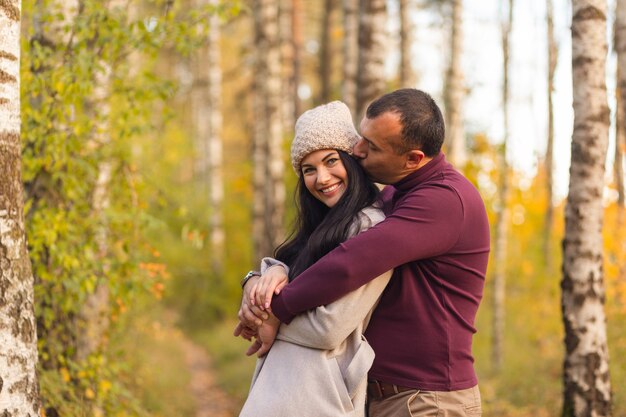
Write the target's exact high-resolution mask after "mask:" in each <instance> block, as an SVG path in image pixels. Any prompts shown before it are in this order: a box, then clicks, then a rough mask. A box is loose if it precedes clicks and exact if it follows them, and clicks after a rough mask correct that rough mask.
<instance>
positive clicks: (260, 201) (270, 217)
mask: <svg viewBox="0 0 626 417" xmlns="http://www.w3.org/2000/svg"><path fill="white" fill-rule="evenodd" d="M254 10H256V13H255V35H256V37H255V47H256V52H257V54H256V68H255V73H254V87H255V91H254V93H255V94H254V96H255V100H254V112H255V130H254V151H253V152H254V156H253V162H254V181H253V182H254V206H253V235H254V248H255V255H256V257H257V260H258V259H260V258H261V257H263V256H267V255H269V254H271V253H272V252H273V250H274V248H275V247H276V246H277V245H278V244H280V243H281V241H282V239H283V237H284V232H283V231H284V226H283V216H284V206H285V185H284V183H283V177H284V169H285V168H284V166H285V165H284V161H283V154H282V135H283V132H282V123H281V115H280V105H281V101H280V100H281V73H280V72H281V71H280V69H281V67H280V62H281V61H280V49H279V48H280V42H279V36H278V22H279V13H278V10H279V8H278V4H277V3H276V1H272V0H256V1H255V7H254Z"/></svg>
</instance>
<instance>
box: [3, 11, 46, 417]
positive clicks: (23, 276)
mask: <svg viewBox="0 0 626 417" xmlns="http://www.w3.org/2000/svg"><path fill="white" fill-rule="evenodd" d="M20 13H21V2H20V1H19V0H12V1H3V2H1V3H0V172H2V175H0V346H2V348H1V349H0V412H1V413H2V415H3V416H4V415H6V416H29V417H36V416H39V391H38V385H37V375H36V366H37V334H36V324H35V311H34V301H33V294H34V291H33V282H34V279H33V273H32V270H31V264H30V259H29V257H28V249H27V247H26V234H25V229H24V195H23V194H24V191H23V186H22V177H21V154H22V152H21V141H20Z"/></svg>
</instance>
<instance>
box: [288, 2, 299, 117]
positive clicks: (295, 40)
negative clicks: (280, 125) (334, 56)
mask: <svg viewBox="0 0 626 417" xmlns="http://www.w3.org/2000/svg"><path fill="white" fill-rule="evenodd" d="M291 35H292V36H291V41H292V51H291V53H292V59H293V73H292V77H293V84H292V88H293V91H292V94H293V116H292V118H291V119H290V121H289V123H288V124H286V125H285V126H289V127H293V126H295V124H296V120H298V117H300V114H302V102H301V101H300V96H299V93H298V89H299V87H300V80H301V79H302V43H303V41H302V2H301V0H292V1H291Z"/></svg>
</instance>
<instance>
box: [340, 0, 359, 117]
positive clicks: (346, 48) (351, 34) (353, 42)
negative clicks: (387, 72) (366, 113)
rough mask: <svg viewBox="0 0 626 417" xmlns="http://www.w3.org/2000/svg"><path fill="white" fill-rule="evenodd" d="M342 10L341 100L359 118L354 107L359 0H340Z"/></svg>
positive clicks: (357, 60) (357, 55)
mask: <svg viewBox="0 0 626 417" xmlns="http://www.w3.org/2000/svg"><path fill="white" fill-rule="evenodd" d="M341 6H342V10H343V33H344V35H343V65H342V75H343V77H342V85H341V100H342V101H343V102H344V103H346V106H348V108H349V109H350V111H351V112H352V118H353V119H354V120H355V122H358V121H359V120H358V119H357V117H360V115H357V109H356V85H357V68H358V63H359V16H358V10H359V0H342V2H341Z"/></svg>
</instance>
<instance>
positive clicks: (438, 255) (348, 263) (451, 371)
mask: <svg viewBox="0 0 626 417" xmlns="http://www.w3.org/2000/svg"><path fill="white" fill-rule="evenodd" d="M361 135H362V139H361V140H360V141H359V142H358V143H357V145H356V146H355V148H354V155H355V156H356V157H358V158H360V162H361V165H362V166H363V168H364V169H365V170H366V172H367V173H368V175H369V176H370V177H371V178H372V180H374V181H376V182H380V183H382V184H388V186H387V187H385V189H384V190H383V192H382V193H381V199H382V201H383V209H384V211H385V214H386V215H387V218H386V220H384V221H383V222H381V223H379V224H378V225H377V226H375V227H373V228H371V229H370V230H368V231H367V232H365V233H362V234H361V235H359V236H357V237H355V238H353V239H350V240H348V241H346V242H345V243H344V244H342V245H340V246H339V247H338V248H336V249H335V250H333V251H331V252H330V253H329V254H327V255H326V256H325V257H323V258H322V259H320V260H319V261H318V262H317V263H316V264H314V265H313V266H312V267H310V268H309V269H307V270H306V271H305V272H304V273H302V274H301V275H299V276H298V277H297V278H296V279H295V280H294V281H292V282H291V283H290V284H289V285H287V286H285V287H284V288H283V289H282V290H281V291H280V294H278V295H276V296H275V297H274V298H273V299H272V301H271V312H272V313H273V314H274V315H275V316H276V317H278V318H279V319H280V321H282V322H283V323H289V322H290V321H291V320H292V319H293V318H294V317H295V316H296V315H297V314H300V313H302V312H304V311H307V310H308V309H311V308H314V307H317V306H320V305H326V304H329V303H331V302H332V301H334V300H336V299H338V298H340V297H342V296H343V295H345V294H347V293H348V292H350V291H352V290H354V289H356V288H358V287H360V286H361V285H363V284H365V283H367V282H368V281H369V280H371V279H373V278H374V277H376V276H378V275H380V274H381V273H383V272H384V271H387V270H389V269H391V268H395V270H394V274H393V276H392V278H391V281H390V283H389V285H388V286H387V288H386V289H385V291H384V293H383V295H382V297H381V299H380V303H379V304H378V307H377V308H376V310H375V311H374V314H373V316H372V318H371V321H370V323H369V326H368V328H367V331H366V332H365V337H366V338H367V340H368V341H369V343H370V344H371V346H372V347H373V349H374V351H375V352H376V358H375V360H374V364H373V366H372V368H371V370H370V372H369V383H368V404H369V405H368V407H369V415H370V416H372V417H387V416H407V417H409V416H413V417H415V416H426V415H435V414H433V413H436V412H438V413H440V414H437V415H447V416H468V415H480V414H481V405H480V394H479V391H478V386H477V378H476V374H475V371H474V368H473V362H474V359H473V357H472V336H473V334H474V333H475V331H476V330H475V328H474V319H475V316H476V312H477V309H478V306H479V303H480V301H481V298H482V293H483V287H484V278H485V273H486V269H487V259H488V256H489V225H488V219H487V214H486V211H485V207H484V204H483V202H482V199H481V197H480V195H479V193H478V191H477V190H476V188H475V187H474V186H473V185H472V184H471V183H470V182H469V181H468V180H467V179H466V178H465V177H463V176H462V175H461V174H460V173H459V172H457V171H456V170H454V168H453V167H452V166H451V165H450V164H449V163H447V162H446V160H445V157H444V155H443V154H442V153H441V146H442V144H443V139H444V121H443V117H442V115H441V111H440V110H439V108H438V106H437V104H436V103H435V102H434V101H433V100H432V98H431V97H430V96H429V95H428V94H426V93H424V92H422V91H419V90H414V89H401V90H397V91H394V92H392V93H389V94H386V95H384V96H382V97H380V98H379V99H377V100H376V101H374V102H373V103H372V104H370V106H369V107H368V109H367V111H366V115H365V117H364V118H363V120H362V122H361ZM266 275H267V276H264V277H263V278H258V277H253V278H252V280H253V282H255V281H257V280H259V279H261V280H263V281H264V282H265V283H268V282H269V283H270V284H269V285H268V284H263V285H262V286H261V287H262V290H261V293H262V294H267V293H269V294H267V295H266V297H269V296H271V291H273V290H274V284H271V283H275V282H277V280H278V281H280V280H282V279H284V278H286V274H285V271H284V269H283V268H280V267H273V268H270V269H269V270H268V271H267V273H266ZM250 287H252V285H250V284H246V285H245V288H244V300H243V302H242V309H241V311H240V319H241V320H242V323H243V324H244V325H246V324H247V325H253V323H254V322H255V321H257V323H258V318H257V316H259V317H260V316H264V315H265V312H261V311H260V310H259V309H258V308H256V307H254V306H252V305H251V302H250V301H249V298H250V295H249V292H250ZM268 288H269V289H268ZM266 302H267V304H266V305H267V306H269V298H268V299H267V301H266ZM257 348H258V346H257Z"/></svg>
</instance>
